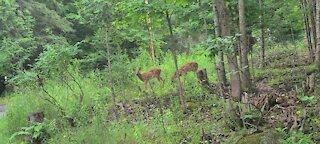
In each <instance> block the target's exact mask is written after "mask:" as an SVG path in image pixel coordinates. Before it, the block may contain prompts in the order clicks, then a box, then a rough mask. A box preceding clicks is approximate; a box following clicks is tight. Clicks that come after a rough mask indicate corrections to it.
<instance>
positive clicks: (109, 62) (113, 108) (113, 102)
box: [106, 25, 118, 119]
mask: <svg viewBox="0 0 320 144" xmlns="http://www.w3.org/2000/svg"><path fill="white" fill-rule="evenodd" d="M108 32H109V29H108V25H106V51H107V60H108V71H109V85H110V88H111V95H112V112H113V117H114V119H118V112H117V109H116V94H115V91H114V83H113V79H112V65H111V58H110V48H109V39H108Z"/></svg>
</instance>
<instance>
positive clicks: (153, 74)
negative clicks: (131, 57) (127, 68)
mask: <svg viewBox="0 0 320 144" xmlns="http://www.w3.org/2000/svg"><path fill="white" fill-rule="evenodd" d="M140 70H141V68H139V69H137V70H135V69H133V71H134V73H135V74H136V75H137V76H138V77H139V79H140V80H141V81H143V82H144V89H145V90H146V89H147V83H148V82H149V80H150V79H152V78H157V79H158V81H159V82H160V81H162V83H163V79H162V77H161V76H160V74H161V69H159V68H153V69H151V70H149V71H147V72H144V73H140Z"/></svg>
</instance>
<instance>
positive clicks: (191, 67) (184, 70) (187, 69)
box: [171, 62, 198, 83]
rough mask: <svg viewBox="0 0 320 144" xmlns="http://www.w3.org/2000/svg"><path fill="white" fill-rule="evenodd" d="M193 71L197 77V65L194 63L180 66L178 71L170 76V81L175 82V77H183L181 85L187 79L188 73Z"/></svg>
mask: <svg viewBox="0 0 320 144" xmlns="http://www.w3.org/2000/svg"><path fill="white" fill-rule="evenodd" d="M190 71H193V72H194V73H195V74H196V75H197V71H198V63H196V62H189V63H187V64H184V65H183V66H181V67H180V68H179V69H178V71H176V72H175V73H174V74H173V75H172V76H171V79H172V81H173V80H175V79H176V78H177V77H180V76H181V75H184V77H183V83H184V82H185V80H186V78H187V74H188V72H190Z"/></svg>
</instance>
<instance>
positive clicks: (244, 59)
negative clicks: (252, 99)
mask: <svg viewBox="0 0 320 144" xmlns="http://www.w3.org/2000/svg"><path fill="white" fill-rule="evenodd" d="M238 2H239V3H238V4H239V28H240V33H241V36H240V49H241V53H240V66H241V74H240V78H241V87H242V89H243V90H250V89H251V85H252V84H251V76H250V71H249V62H248V44H247V42H248V41H247V29H246V21H245V7H244V0H239V1H238Z"/></svg>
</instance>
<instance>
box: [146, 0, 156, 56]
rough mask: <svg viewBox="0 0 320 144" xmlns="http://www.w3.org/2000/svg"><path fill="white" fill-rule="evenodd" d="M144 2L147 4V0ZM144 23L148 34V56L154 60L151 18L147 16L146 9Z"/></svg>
mask: <svg viewBox="0 0 320 144" xmlns="http://www.w3.org/2000/svg"><path fill="white" fill-rule="evenodd" d="M144 3H145V4H146V5H148V4H149V1H148V0H144ZM146 23H147V28H148V36H149V43H148V46H149V52H150V57H151V60H152V61H153V62H155V56H154V47H153V33H152V26H151V18H150V17H149V11H147V14H146Z"/></svg>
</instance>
